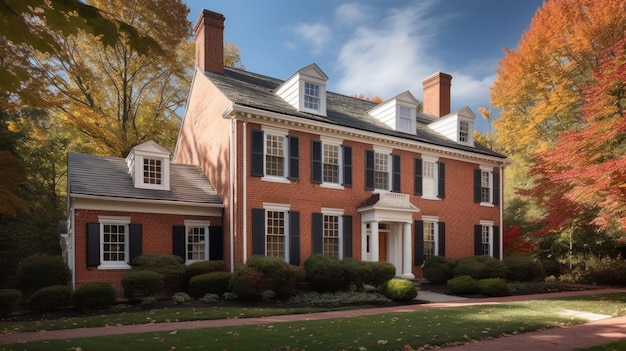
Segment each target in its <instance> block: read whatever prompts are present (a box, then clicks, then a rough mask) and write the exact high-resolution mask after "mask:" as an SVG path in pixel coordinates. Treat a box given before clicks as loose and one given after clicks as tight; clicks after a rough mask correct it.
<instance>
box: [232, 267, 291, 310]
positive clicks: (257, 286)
mask: <svg viewBox="0 0 626 351" xmlns="http://www.w3.org/2000/svg"><path fill="white" fill-rule="evenodd" d="M301 279H302V271H301V270H300V269H299V268H298V267H295V266H292V265H290V264H288V263H287V262H285V260H283V259H282V258H278V257H266V256H252V257H250V258H249V259H248V260H247V261H246V263H245V264H244V265H240V266H239V267H237V269H236V270H235V272H234V274H233V276H232V277H231V280H230V283H229V290H230V291H231V292H233V293H234V294H235V295H237V296H239V298H241V299H251V300H259V299H261V293H262V292H263V291H265V290H273V291H274V292H275V293H276V294H277V296H282V295H288V294H291V293H293V291H294V287H295V285H296V283H297V282H298V281H300V280H301Z"/></svg>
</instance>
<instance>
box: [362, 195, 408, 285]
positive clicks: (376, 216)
mask: <svg viewBox="0 0 626 351" xmlns="http://www.w3.org/2000/svg"><path fill="white" fill-rule="evenodd" d="M357 210H358V211H359V212H360V213H361V243H362V244H361V245H362V246H361V252H362V257H361V259H362V260H363V261H374V262H376V261H379V260H381V258H382V260H384V261H388V262H390V263H392V264H393V265H395V266H396V275H397V276H400V277H403V278H407V279H414V278H415V275H414V274H413V272H412V268H413V263H412V252H411V249H412V247H413V244H412V238H411V224H412V223H413V214H414V213H417V212H419V211H420V210H419V208H417V207H416V206H415V205H413V204H412V203H411V201H410V197H409V195H408V194H398V193H390V192H380V193H375V194H373V195H372V196H371V197H370V198H369V199H368V200H367V201H366V202H365V203H364V204H363V205H362V206H361V207H359V208H358V209H357Z"/></svg>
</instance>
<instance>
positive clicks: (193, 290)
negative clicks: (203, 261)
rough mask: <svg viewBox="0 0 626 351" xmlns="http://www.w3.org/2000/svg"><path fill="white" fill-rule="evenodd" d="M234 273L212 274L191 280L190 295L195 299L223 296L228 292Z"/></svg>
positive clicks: (197, 276) (198, 276) (201, 275)
mask: <svg viewBox="0 0 626 351" xmlns="http://www.w3.org/2000/svg"><path fill="white" fill-rule="evenodd" d="M231 276H232V273H230V272H211V273H205V274H200V275H196V276H194V277H192V278H191V279H190V280H189V295H191V296H192V297H194V298H197V299H199V298H201V297H202V296H204V295H206V294H217V295H218V296H219V295H222V294H223V293H225V292H227V291H228V284H229V282H230V278H231Z"/></svg>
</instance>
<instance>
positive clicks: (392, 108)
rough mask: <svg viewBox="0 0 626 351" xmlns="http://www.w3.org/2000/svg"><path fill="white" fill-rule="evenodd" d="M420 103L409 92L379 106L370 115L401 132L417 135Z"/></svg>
mask: <svg viewBox="0 0 626 351" xmlns="http://www.w3.org/2000/svg"><path fill="white" fill-rule="evenodd" d="M417 104H418V101H417V99H415V97H414V96H413V95H412V94H411V93H410V92H409V91H405V92H404V93H402V94H400V95H398V96H396V97H394V98H392V99H390V100H388V101H385V102H383V103H382V104H379V105H378V106H376V107H374V108H373V109H371V110H370V111H369V112H368V114H369V115H370V116H372V117H374V118H376V119H377V120H379V121H381V122H383V123H385V124H386V125H387V126H389V128H391V129H393V130H397V131H399V132H404V133H410V134H415V132H416V125H415V124H416V118H417Z"/></svg>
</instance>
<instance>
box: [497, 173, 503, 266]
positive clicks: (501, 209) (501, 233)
mask: <svg viewBox="0 0 626 351" xmlns="http://www.w3.org/2000/svg"><path fill="white" fill-rule="evenodd" d="M498 196H500V233H498V235H500V259H501V260H502V259H503V258H504V257H503V256H502V255H503V253H504V234H503V233H504V166H500V194H498Z"/></svg>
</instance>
